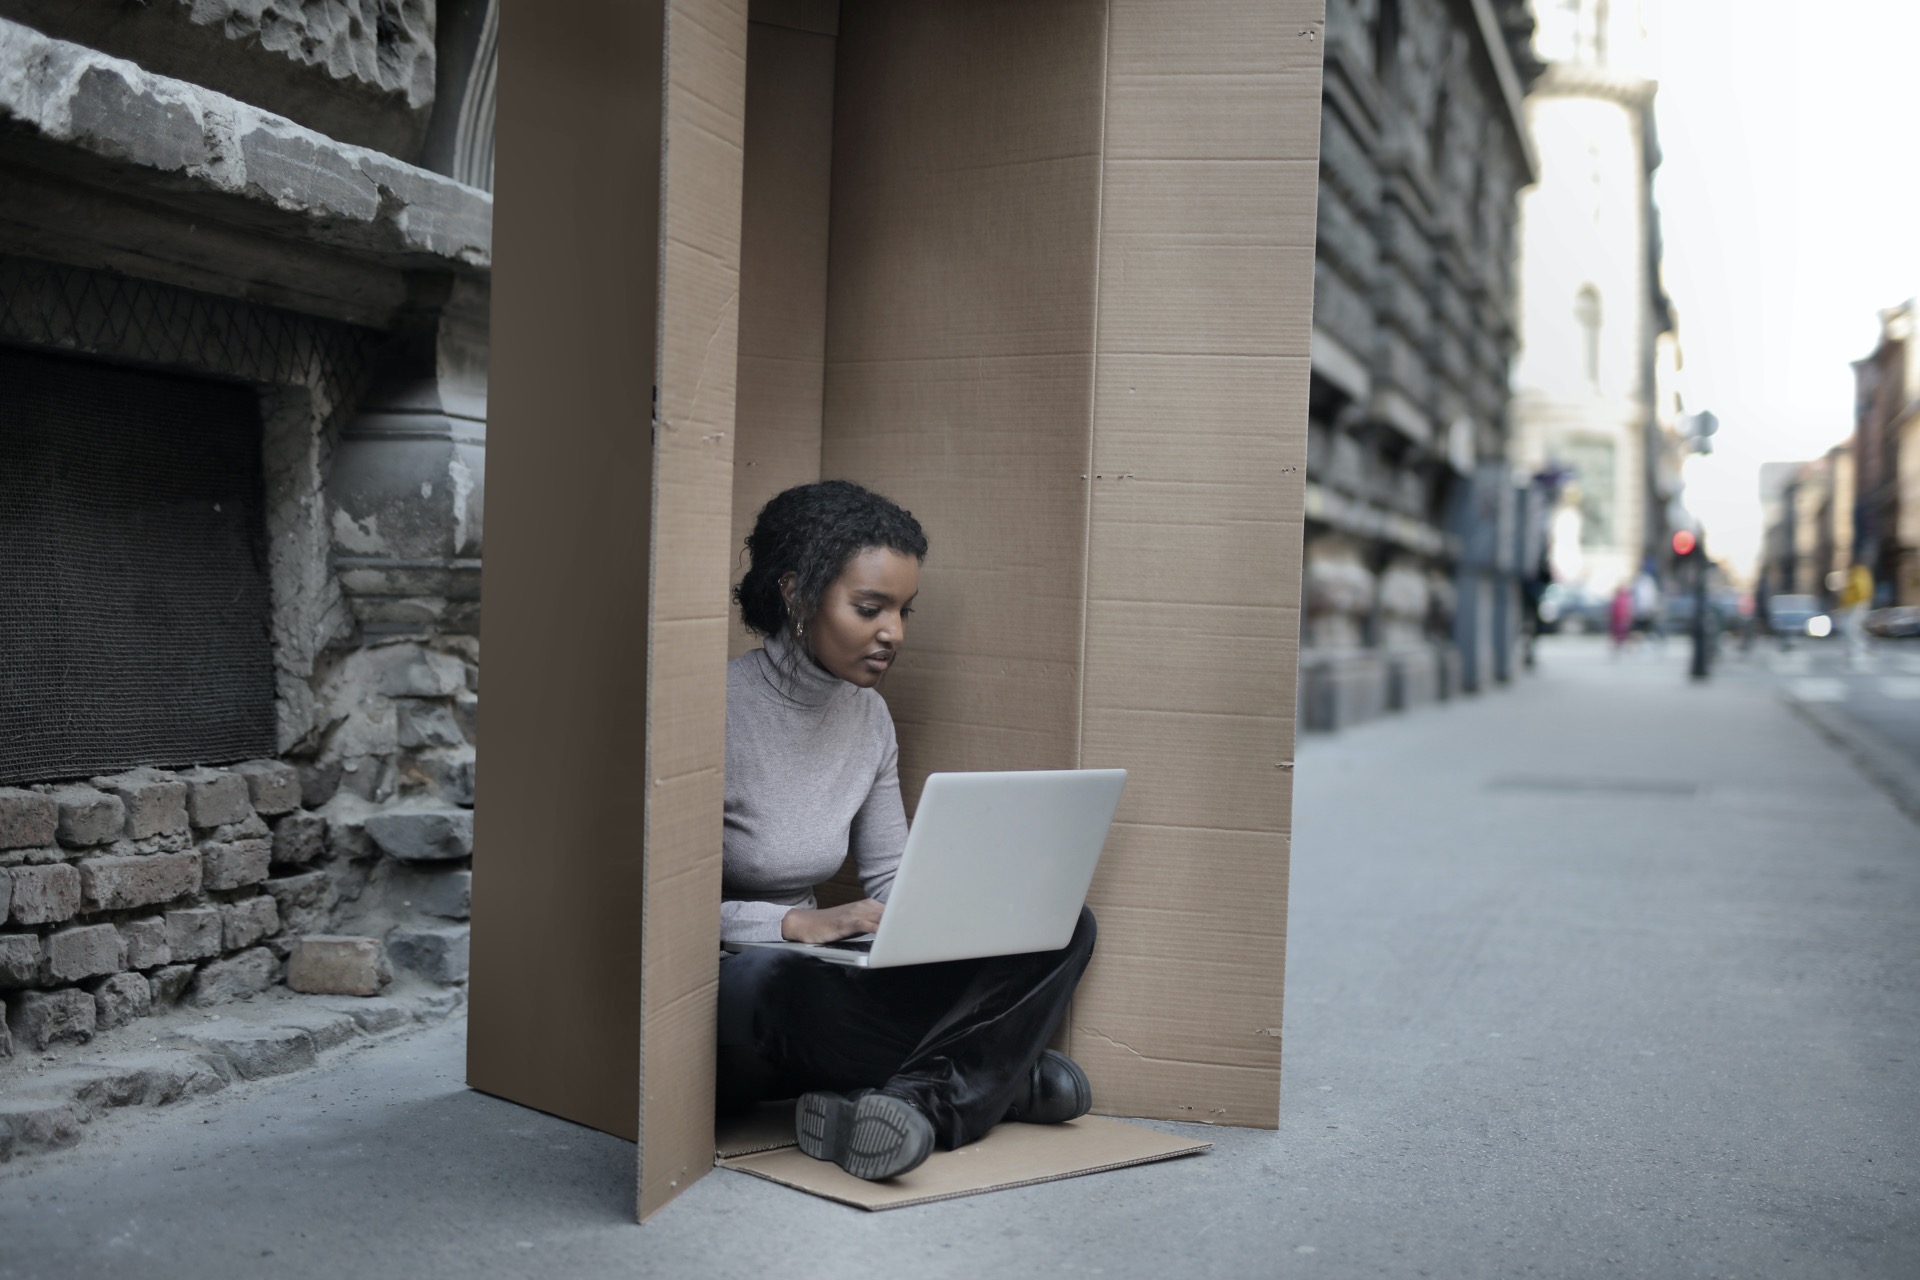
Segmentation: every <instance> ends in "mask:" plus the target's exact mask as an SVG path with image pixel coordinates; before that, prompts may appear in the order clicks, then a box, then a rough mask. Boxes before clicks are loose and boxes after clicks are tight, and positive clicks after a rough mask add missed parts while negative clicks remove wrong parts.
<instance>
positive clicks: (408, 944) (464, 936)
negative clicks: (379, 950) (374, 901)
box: [387, 925, 469, 983]
mask: <svg viewBox="0 0 1920 1280" xmlns="http://www.w3.org/2000/svg"><path fill="white" fill-rule="evenodd" d="M468 942H469V931H468V930H467V929H466V928H464V927H457V926H451V925H448V926H437V927H429V928H419V929H416V928H401V929H395V930H394V931H393V932H391V933H389V934H388V935H387V954H388V955H389V956H390V957H392V959H393V963H394V965H395V966H396V967H398V968H401V969H405V970H406V971H407V972H408V973H411V974H415V975H417V976H419V977H422V978H425V979H426V980H427V981H428V982H438V983H448V982H465V981H466V979H467V955H468Z"/></svg>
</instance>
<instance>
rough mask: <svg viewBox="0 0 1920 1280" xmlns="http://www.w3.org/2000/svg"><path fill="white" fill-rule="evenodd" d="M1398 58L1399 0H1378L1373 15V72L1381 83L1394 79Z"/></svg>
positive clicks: (1389, 82) (1388, 82) (1391, 81)
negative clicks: (1377, 6) (1376, 8)
mask: <svg viewBox="0 0 1920 1280" xmlns="http://www.w3.org/2000/svg"><path fill="white" fill-rule="evenodd" d="M1399 59H1400V0H1380V8H1379V10H1378V11H1377V12H1376V13H1375V14H1374V16H1373V74H1374V75H1375V76H1377V77H1379V80H1380V83H1381V84H1383V85H1386V84H1392V83H1393V81H1394V67H1395V65H1396V64H1397V63H1398V62H1399Z"/></svg>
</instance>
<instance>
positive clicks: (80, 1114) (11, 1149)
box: [0, 1096, 87, 1162]
mask: <svg viewBox="0 0 1920 1280" xmlns="http://www.w3.org/2000/svg"><path fill="white" fill-rule="evenodd" d="M86 1122H87V1112H86V1109H85V1108H84V1107H83V1106H81V1105H80V1104H79V1103H76V1102H71V1101H68V1100H66V1099H63V1098H58V1097H31V1096H29V1097H5V1098H0V1162H5V1161H8V1160H11V1159H13V1158H14V1157H15V1156H32V1155H41V1154H44V1153H45V1152H48V1151H59V1150H62V1149H64V1148H66V1147H71V1146H73V1145H74V1144H75V1143H77V1142H79V1141H80V1135H81V1133H82V1132H83V1130H82V1126H83V1125H85V1124H86Z"/></svg>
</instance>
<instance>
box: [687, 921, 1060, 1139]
mask: <svg viewBox="0 0 1920 1280" xmlns="http://www.w3.org/2000/svg"><path fill="white" fill-rule="evenodd" d="M1094 934H1095V928H1094V921H1093V912H1091V911H1088V910H1086V909H1085V908H1084V907H1083V908H1082V909H1081V911H1080V922H1079V924H1077V925H1076V926H1075V927H1074V930H1073V937H1072V939H1071V940H1070V941H1069V942H1068V943H1067V945H1066V946H1065V947H1064V948H1062V949H1061V950H1059V951H1039V952H1034V953H1031V954H1028V955H1018V956H992V957H989V958H987V959H984V960H951V961H948V962H946V963H944V964H917V965H905V966H902V967H901V968H898V969H858V968H853V967H850V966H847V965H838V964H833V963H831V962H829V961H826V960H817V959H815V958H814V957H812V956H807V955H801V954H799V953H797V952H793V951H779V950H773V949H764V950H762V949H755V950H750V951H743V952H740V953H738V954H728V955H725V956H724V957H723V958H722V959H721V962H720V1079H719V1091H718V1101H719V1105H720V1109H721V1110H722V1111H723V1112H727V1111H739V1110H742V1109H745V1108H747V1107H751V1106H752V1105H754V1104H755V1103H757V1102H762V1101H766V1100H768V1099H772V1098H791V1097H797V1096H798V1095H799V1094H802V1093H805V1092H807V1091H808V1090H811V1089H839V1090H848V1089H879V1090H881V1091H882V1092H884V1093H889V1094H892V1095H894V1096H895V1097H899V1098H903V1099H905V1100H906V1101H908V1102H911V1103H913V1104H914V1105H915V1106H916V1107H918V1108H919V1109H920V1110H921V1111H922V1112H923V1113H925V1114H926V1116H927V1118H928V1119H930V1120H932V1121H933V1130H934V1135H935V1138H936V1140H937V1141H938V1143H939V1145H940V1146H941V1147H943V1148H945V1149H947V1150H952V1149H953V1148H954V1147H960V1146H965V1145H966V1144H967V1143H969V1142H974V1141H977V1140H979V1139H980V1138H981V1137H983V1136H985V1134H986V1132H987V1130H989V1129H991V1128H993V1126H994V1125H996V1124H998V1123H1000V1120H1001V1118H1002V1117H1003V1116H1005V1115H1006V1113H1007V1107H1008V1105H1009V1104H1010V1103H1011V1102H1012V1101H1013V1097H1014V1094H1015V1092H1016V1091H1017V1090H1018V1089H1019V1087H1020V1084H1021V1082H1022V1080H1023V1079H1024V1078H1025V1077H1026V1074H1027V1072H1028V1071H1029V1070H1030V1069H1031V1068H1032V1066H1033V1064H1034V1063H1035V1062H1036V1061H1038V1059H1039V1057H1040V1054H1041V1053H1042V1052H1043V1051H1044V1050H1045V1049H1046V1047H1047V1042H1048V1041H1049V1040H1050V1039H1052V1038H1053V1033H1054V1029H1055V1028H1056V1027H1058V1026H1059V1025H1060V1020H1061V1018H1063V1017H1064V1016H1065V1015H1066V1012H1067V1003H1068V1001H1069V1000H1070V999H1071V998H1072V996H1073V989H1074V987H1076V986H1077V985H1079V982H1080V975H1081V974H1082V973H1085V972H1086V968H1087V961H1088V960H1089V959H1091V958H1092V956H1093V942H1094Z"/></svg>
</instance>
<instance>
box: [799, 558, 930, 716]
mask: <svg viewBox="0 0 1920 1280" xmlns="http://www.w3.org/2000/svg"><path fill="white" fill-rule="evenodd" d="M919 592H920V562H919V561H918V560H916V559H914V558H913V557H912V556H910V555H906V554H905V553H903V552H899V551H895V550H893V548H891V547H868V548H867V549H866V550H865V551H862V552H860V553H859V554H858V555H856V556H854V557H853V559H851V560H849V561H847V567H846V568H845V569H843V570H841V571H840V576H839V577H838V578H837V579H835V580H834V583H833V585H832V586H830V587H828V588H827V591H826V594H825V595H824V596H823V597H822V598H821V600H820V609H819V611H818V612H817V613H815V614H814V615H813V617H812V618H811V619H810V620H809V621H808V622H807V630H806V637H805V639H806V646H807V651H808V652H809V653H810V654H812V655H813V660H814V661H815V662H816V663H818V664H819V665H820V666H821V667H823V668H825V669H826V670H827V671H830V672H832V673H833V674H834V675H836V676H839V677H840V678H841V679H842V680H845V681H846V682H847V683H848V684H857V685H859V686H860V687H861V688H863V689H871V688H873V686H874V685H877V684H879V683H880V677H881V676H884V675H886V674H887V670H888V668H890V667H891V666H892V665H893V660H894V658H895V656H896V655H897V654H898V653H899V652H900V646H901V645H902V644H903V643H905V641H906V638H907V616H908V615H909V614H911V613H912V612H913V598H914V596H916V595H918V594H919Z"/></svg>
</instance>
